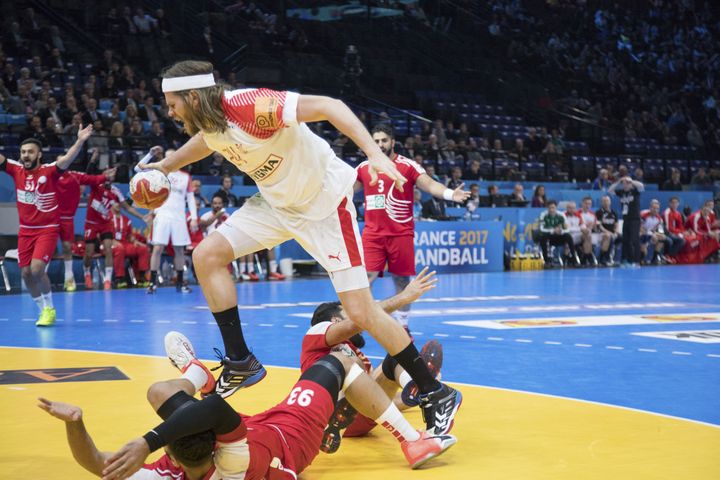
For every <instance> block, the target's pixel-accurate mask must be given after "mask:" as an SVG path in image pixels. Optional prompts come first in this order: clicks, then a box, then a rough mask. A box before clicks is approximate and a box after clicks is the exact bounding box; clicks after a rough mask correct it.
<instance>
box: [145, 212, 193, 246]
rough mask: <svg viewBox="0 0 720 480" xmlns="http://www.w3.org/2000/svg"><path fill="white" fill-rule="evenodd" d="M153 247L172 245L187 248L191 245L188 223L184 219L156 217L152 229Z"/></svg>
mask: <svg viewBox="0 0 720 480" xmlns="http://www.w3.org/2000/svg"><path fill="white" fill-rule="evenodd" d="M152 244H153V245H170V244H172V246H174V247H186V246H188V245H190V233H189V232H188V226H187V223H185V220H184V219H182V220H180V219H175V218H168V217H160V216H158V217H155V220H153V229H152Z"/></svg>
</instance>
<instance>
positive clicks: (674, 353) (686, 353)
mask: <svg viewBox="0 0 720 480" xmlns="http://www.w3.org/2000/svg"><path fill="white" fill-rule="evenodd" d="M672 354H673V355H692V353H690V352H672Z"/></svg>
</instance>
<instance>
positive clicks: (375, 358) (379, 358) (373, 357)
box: [365, 355, 385, 360]
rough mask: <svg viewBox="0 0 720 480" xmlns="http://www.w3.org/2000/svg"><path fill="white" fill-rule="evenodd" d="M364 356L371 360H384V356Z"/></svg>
mask: <svg viewBox="0 0 720 480" xmlns="http://www.w3.org/2000/svg"><path fill="white" fill-rule="evenodd" d="M365 356H366V357H367V358H370V359H372V360H385V357H376V356H375V355H365Z"/></svg>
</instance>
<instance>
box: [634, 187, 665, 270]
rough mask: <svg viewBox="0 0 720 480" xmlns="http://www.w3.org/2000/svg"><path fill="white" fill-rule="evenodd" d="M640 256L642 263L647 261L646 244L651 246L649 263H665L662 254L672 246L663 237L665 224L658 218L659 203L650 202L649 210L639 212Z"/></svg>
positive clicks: (655, 201) (656, 201) (654, 200)
mask: <svg viewBox="0 0 720 480" xmlns="http://www.w3.org/2000/svg"><path fill="white" fill-rule="evenodd" d="M640 218H641V224H640V254H641V258H642V260H643V261H646V260H647V254H648V243H651V244H652V245H653V250H654V252H653V256H652V260H651V263H654V264H656V265H659V264H662V263H665V258H664V256H663V252H664V251H665V250H666V248H667V249H669V248H670V247H671V246H672V240H671V239H670V238H669V237H667V236H666V235H665V224H664V222H663V219H662V217H661V216H660V202H659V201H658V200H656V199H653V200H651V201H650V208H649V209H647V210H643V211H642V212H640Z"/></svg>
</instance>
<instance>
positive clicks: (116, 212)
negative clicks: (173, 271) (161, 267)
mask: <svg viewBox="0 0 720 480" xmlns="http://www.w3.org/2000/svg"><path fill="white" fill-rule="evenodd" d="M110 210H111V211H112V225H113V240H112V256H113V269H114V272H115V286H116V287H118V288H125V287H127V282H126V281H125V260H126V259H130V261H131V262H132V265H133V269H134V270H135V272H137V277H138V278H139V279H140V281H139V282H138V283H139V284H140V285H139V286H144V285H143V284H144V283H145V272H147V271H148V269H149V268H150V250H149V249H148V245H147V243H145V242H143V241H141V237H140V236H139V235H137V234H136V233H135V232H134V231H133V228H132V223H130V219H129V218H128V217H126V216H125V215H123V214H122V213H120V204H119V203H114V204H113V205H112V207H110Z"/></svg>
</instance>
